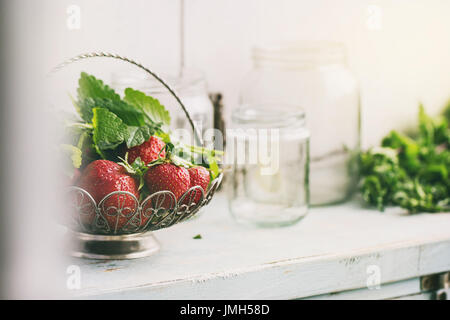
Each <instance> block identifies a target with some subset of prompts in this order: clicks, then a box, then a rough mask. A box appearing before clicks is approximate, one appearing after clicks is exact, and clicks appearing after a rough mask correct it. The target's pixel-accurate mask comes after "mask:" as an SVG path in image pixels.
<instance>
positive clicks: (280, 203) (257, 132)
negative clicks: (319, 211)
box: [226, 104, 309, 227]
mask: <svg viewBox="0 0 450 320" xmlns="http://www.w3.org/2000/svg"><path fill="white" fill-rule="evenodd" d="M227 137H228V139H227V148H226V151H227V154H228V156H230V154H231V155H232V158H233V159H232V161H231V162H232V169H231V171H230V172H229V173H227V188H228V190H227V194H228V203H229V208H230V212H231V214H232V216H233V217H234V218H235V219H236V220H237V221H238V222H241V223H246V224H252V225H257V226H262V227H272V226H284V225H290V224H293V223H295V222H297V221H299V220H300V219H301V218H303V217H304V216H305V215H306V213H307V211H308V196H309V194H308V165H309V132H308V130H307V129H306V128H305V115H304V112H303V111H301V110H300V109H299V108H298V107H292V106H289V105H283V104H276V105H273V104H263V105H255V106H253V105H247V106H243V107H241V108H239V109H236V110H234V112H233V114H232V130H231V132H230V130H228V131H227Z"/></svg>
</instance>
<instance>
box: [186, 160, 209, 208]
mask: <svg viewBox="0 0 450 320" xmlns="http://www.w3.org/2000/svg"><path fill="white" fill-rule="evenodd" d="M188 171H189V177H190V180H191V184H190V188H192V187H195V186H200V187H202V189H203V191H204V192H205V195H206V189H207V188H208V185H209V180H210V177H209V172H208V170H206V168H205V167H201V166H197V167H192V168H189V169H188ZM199 200H200V193H198V194H197V195H196V196H195V199H194V203H197V202H198V201H199Z"/></svg>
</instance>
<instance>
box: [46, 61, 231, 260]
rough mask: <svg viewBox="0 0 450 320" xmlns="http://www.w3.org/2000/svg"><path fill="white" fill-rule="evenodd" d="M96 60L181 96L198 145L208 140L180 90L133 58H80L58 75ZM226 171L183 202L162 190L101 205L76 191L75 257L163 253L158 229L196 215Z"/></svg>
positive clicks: (118, 195) (115, 195) (72, 195)
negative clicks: (124, 65) (119, 64)
mask: <svg viewBox="0 0 450 320" xmlns="http://www.w3.org/2000/svg"><path fill="white" fill-rule="evenodd" d="M96 57H105V58H112V59H117V60H121V61H125V62H128V63H131V64H133V65H135V66H137V67H138V68H140V69H142V70H144V71H145V72H146V73H148V74H150V75H151V76H152V77H153V78H155V79H156V80H157V81H158V82H160V83H161V84H162V85H163V86H164V87H165V88H166V89H167V90H168V91H169V93H170V94H171V95H172V96H173V97H174V98H175V100H176V101H177V103H178V104H179V105H180V107H181V108H182V110H183V111H184V113H185V115H186V118H187V119H188V121H189V124H190V126H191V128H192V130H193V132H194V138H195V141H196V143H197V144H199V145H203V143H202V138H201V136H200V134H199V133H198V130H197V128H196V127H195V126H194V123H193V121H192V118H191V116H190V114H189V112H188V111H187V109H186V107H185V106H184V104H183V103H182V101H181V99H180V98H179V97H178V95H177V94H176V93H175V91H174V90H173V89H172V88H171V87H170V86H169V85H168V84H167V83H166V82H165V81H163V80H162V79H161V78H160V77H159V76H158V75H156V74H155V73H154V72H153V71H151V70H150V69H148V68H146V67H144V66H143V65H141V64H140V63H137V62H135V61H133V60H131V59H129V58H126V57H123V56H119V55H117V54H112V53H107V52H95V53H87V54H81V55H78V56H76V57H74V58H72V59H69V60H67V61H65V62H63V63H62V64H60V65H58V66H56V67H55V68H54V69H53V70H52V71H51V73H50V74H53V73H55V72H57V71H59V70H61V69H62V68H64V67H65V66H67V65H68V64H71V63H74V62H77V61H80V60H84V59H89V58H96ZM222 177H223V175H222V173H221V174H219V176H218V177H217V178H216V179H214V180H213V181H211V183H210V184H209V186H208V189H207V190H206V192H205V191H204V190H203V188H202V187H200V186H195V187H192V188H190V189H189V190H187V191H186V192H185V193H184V194H183V195H182V196H181V197H180V198H179V199H177V198H176V197H175V195H174V194H173V193H172V192H171V191H168V190H167V191H159V192H156V193H153V194H151V195H149V196H148V197H146V198H145V199H144V200H143V201H139V200H138V199H137V198H136V196H135V195H133V194H132V193H130V192H126V191H115V192H112V193H110V194H108V195H106V196H105V197H104V198H103V199H102V200H101V201H100V202H98V203H96V201H95V200H94V198H93V197H92V195H91V194H89V192H87V191H86V190H84V189H82V188H79V187H75V186H73V187H70V188H69V190H68V203H70V213H69V217H68V219H65V224H66V226H67V227H68V228H69V230H70V231H69V236H70V238H71V239H70V242H69V243H71V254H72V255H73V256H76V257H84V258H95V259H129V258H138V257H144V256H148V255H150V254H153V253H154V252H156V251H158V249H159V244H158V242H157V241H156V240H155V238H154V236H153V234H152V231H155V230H159V229H163V228H168V227H171V226H173V225H175V224H177V223H180V222H183V221H186V220H188V219H191V218H192V217H193V216H195V215H196V214H197V213H198V212H199V210H200V209H201V208H202V207H204V206H206V205H207V204H208V203H209V202H210V201H211V199H212V197H213V196H214V193H215V192H216V190H217V188H218V187H219V185H220V183H221V181H222Z"/></svg>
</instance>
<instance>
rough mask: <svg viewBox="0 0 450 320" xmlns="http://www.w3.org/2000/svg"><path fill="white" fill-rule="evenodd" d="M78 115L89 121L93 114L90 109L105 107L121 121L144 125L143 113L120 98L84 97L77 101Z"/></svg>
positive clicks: (133, 124)
mask: <svg viewBox="0 0 450 320" xmlns="http://www.w3.org/2000/svg"><path fill="white" fill-rule="evenodd" d="M77 106H78V110H79V112H80V116H81V117H82V119H83V120H85V121H87V122H90V121H91V119H92V116H93V113H92V109H94V108H105V109H108V110H109V111H111V112H112V113H114V114H115V115H116V116H118V117H119V118H120V119H122V121H123V122H124V123H125V124H127V125H130V126H142V125H145V115H144V113H143V112H142V111H141V110H140V109H138V108H136V107H134V106H131V105H129V104H128V103H126V102H124V101H122V100H111V99H106V98H91V97H88V98H84V99H83V100H81V101H78V102H77Z"/></svg>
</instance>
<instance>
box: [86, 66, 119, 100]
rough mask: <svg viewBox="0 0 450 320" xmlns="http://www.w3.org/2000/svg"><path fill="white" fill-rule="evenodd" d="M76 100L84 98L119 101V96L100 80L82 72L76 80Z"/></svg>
mask: <svg viewBox="0 0 450 320" xmlns="http://www.w3.org/2000/svg"><path fill="white" fill-rule="evenodd" d="M77 92H78V100H84V99H86V98H100V99H110V100H113V101H120V96H119V95H118V94H117V93H116V92H115V91H114V90H113V89H112V88H110V87H109V86H108V85H106V84H104V83H103V81H102V80H100V79H97V78H96V77H94V76H92V75H89V74H87V73H86V72H82V73H81V76H80V79H79V80H78V90H77Z"/></svg>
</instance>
